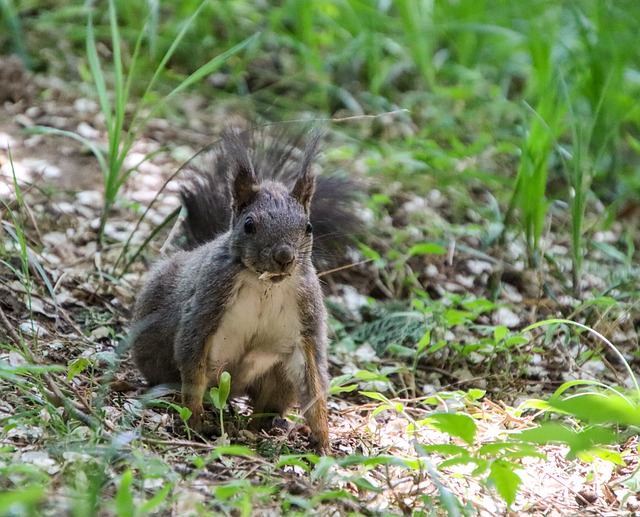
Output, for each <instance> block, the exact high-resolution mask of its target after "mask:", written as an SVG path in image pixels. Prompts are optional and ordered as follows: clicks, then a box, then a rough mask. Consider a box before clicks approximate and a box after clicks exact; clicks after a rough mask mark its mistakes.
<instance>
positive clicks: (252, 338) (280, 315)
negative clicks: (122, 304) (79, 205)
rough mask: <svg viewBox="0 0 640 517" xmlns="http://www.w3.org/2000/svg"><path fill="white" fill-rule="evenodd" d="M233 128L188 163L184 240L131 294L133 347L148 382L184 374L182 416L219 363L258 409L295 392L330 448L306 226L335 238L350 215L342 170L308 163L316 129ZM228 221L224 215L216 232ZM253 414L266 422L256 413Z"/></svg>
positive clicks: (318, 438)
mask: <svg viewBox="0 0 640 517" xmlns="http://www.w3.org/2000/svg"><path fill="white" fill-rule="evenodd" d="M304 137H305V135H303V134H302V133H292V134H288V133H287V132H286V131H284V132H282V133H281V134H280V135H276V136H275V137H271V138H270V137H268V136H266V134H263V133H262V132H260V131H246V132H240V131H239V130H233V129H232V130H228V131H226V132H225V133H224V134H223V137H222V144H223V145H222V146H217V147H215V148H214V149H212V150H205V151H203V153H201V155H199V156H198V157H197V160H195V161H193V160H192V162H189V163H188V164H187V166H185V168H184V169H185V171H184V172H185V174H186V175H187V176H188V177H187V181H186V183H185V185H184V186H183V188H182V191H181V196H182V199H183V203H184V205H185V207H186V208H187V213H188V215H187V218H186V224H185V226H186V230H187V234H188V236H189V238H190V242H189V244H190V245H192V246H196V247H195V248H193V249H192V250H190V251H179V252H178V253H176V254H175V255H173V256H172V257H171V258H169V259H168V260H164V261H161V262H160V263H158V264H157V265H156V266H155V267H154V268H153V269H152V271H151V272H150V273H149V275H148V278H147V280H146V283H145V285H144V287H143V288H142V290H141V292H140V294H139V296H138V297H137V300H136V304H135V309H134V316H133V321H134V326H133V329H132V341H133V344H132V347H133V357H134V360H135V363H136V365H137V366H138V368H139V369H140V371H141V372H142V374H143V375H144V376H145V378H146V379H147V380H148V382H149V383H150V384H151V385H155V384H162V383H177V382H179V383H181V391H182V400H183V404H184V405H185V406H186V407H188V408H189V409H190V410H191V412H192V415H191V417H190V420H189V424H190V426H191V427H193V428H194V429H196V430H200V429H202V425H203V416H204V409H203V403H202V401H203V396H204V394H205V391H206V390H207V388H208V387H211V386H215V385H216V384H217V382H218V380H219V377H220V375H221V373H222V372H223V371H228V372H229V373H230V374H231V397H237V396H242V395H249V397H250V399H251V401H252V403H253V408H254V413H255V414H262V413H275V414H278V415H281V416H284V415H285V414H286V413H287V412H288V411H289V410H290V409H291V407H292V406H293V405H294V404H295V403H296V402H298V403H299V404H300V406H301V409H302V411H303V413H304V416H305V418H306V420H307V423H308V424H309V427H310V428H311V433H312V439H313V441H314V442H315V445H316V448H317V450H318V452H320V453H323V454H326V453H328V452H330V450H331V447H330V443H329V429H328V422H327V395H328V388H329V374H328V366H327V341H328V340H327V313H326V309H325V306H324V302H323V297H322V290H321V287H320V283H319V281H318V277H317V274H316V270H315V267H314V265H313V263H312V244H313V234H314V233H316V229H317V228H320V229H321V232H320V234H321V237H323V236H324V237H327V238H329V239H330V240H333V241H335V240H336V238H335V236H336V235H339V234H344V229H345V228H347V229H349V228H353V227H355V226H356V225H357V217H356V216H355V215H354V214H353V212H352V211H349V208H348V204H349V203H348V202H349V198H350V196H351V192H350V191H349V186H350V183H349V180H342V179H339V178H335V177H322V176H320V177H319V179H318V182H317V187H318V188H317V191H318V194H320V195H316V197H315V198H314V191H316V178H315V176H314V174H313V173H312V171H311V168H312V162H313V160H314V158H315V155H316V153H317V149H318V143H319V140H320V133H319V132H317V131H316V132H312V133H311V134H310V136H309V137H308V138H307V139H308V141H307V143H306V146H305V147H304V150H301V148H300V143H301V141H302V140H303V138H304ZM224 226H227V229H226V231H224V233H223V228H224ZM260 425H264V423H261V424H260Z"/></svg>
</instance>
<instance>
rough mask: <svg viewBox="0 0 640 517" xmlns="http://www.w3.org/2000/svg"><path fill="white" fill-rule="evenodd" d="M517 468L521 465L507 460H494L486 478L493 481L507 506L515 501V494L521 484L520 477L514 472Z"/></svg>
mask: <svg viewBox="0 0 640 517" xmlns="http://www.w3.org/2000/svg"><path fill="white" fill-rule="evenodd" d="M517 468H521V467H520V466H519V465H516V464H515V463H511V462H508V461H504V460H496V461H494V462H493V463H492V464H491V468H490V470H489V478H488V480H489V481H490V482H491V483H493V485H494V486H495V487H496V490H497V491H498V493H499V494H500V496H501V497H502V499H504V501H505V502H506V503H507V505H508V506H511V505H512V504H513V503H514V502H515V500H516V494H517V493H518V489H519V488H520V485H521V484H522V479H521V478H520V476H518V474H516V473H515V472H514V470H515V469H517Z"/></svg>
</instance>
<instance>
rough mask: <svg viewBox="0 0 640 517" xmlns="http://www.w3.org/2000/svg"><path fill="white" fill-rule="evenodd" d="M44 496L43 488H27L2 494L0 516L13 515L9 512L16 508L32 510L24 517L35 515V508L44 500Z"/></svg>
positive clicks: (0, 494) (0, 495) (0, 496)
mask: <svg viewBox="0 0 640 517" xmlns="http://www.w3.org/2000/svg"><path fill="white" fill-rule="evenodd" d="M45 495H46V488H45V487H43V486H29V487H26V488H23V489H22V490H8V491H6V492H2V493H0V515H14V513H13V512H12V511H11V510H12V509H14V508H16V507H22V508H24V509H27V508H28V509H31V510H32V513H30V514H27V513H25V514H24V515H37V512H36V511H35V510H36V506H37V505H38V504H39V503H40V501H42V500H43V499H44V497H45ZM25 507H26V508H25ZM15 515H18V514H15Z"/></svg>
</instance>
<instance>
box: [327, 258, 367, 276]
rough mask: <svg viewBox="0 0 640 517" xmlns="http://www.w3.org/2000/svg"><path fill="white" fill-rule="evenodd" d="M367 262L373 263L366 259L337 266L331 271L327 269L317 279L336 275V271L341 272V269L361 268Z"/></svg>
mask: <svg viewBox="0 0 640 517" xmlns="http://www.w3.org/2000/svg"><path fill="white" fill-rule="evenodd" d="M369 262H373V259H367V260H361V261H360V262H353V263H351V264H346V265H344V266H339V267H336V268H333V269H329V270H327V271H323V272H322V273H318V275H317V276H318V278H320V277H322V276H325V275H330V274H331V273H336V272H338V271H342V270H343V269H351V268H352V267H356V266H361V265H362V264H367V263H369Z"/></svg>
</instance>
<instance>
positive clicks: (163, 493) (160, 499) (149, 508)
mask: <svg viewBox="0 0 640 517" xmlns="http://www.w3.org/2000/svg"><path fill="white" fill-rule="evenodd" d="M172 488H173V484H167V485H165V486H163V487H162V488H161V489H160V490H159V491H158V493H157V494H155V495H154V496H153V497H152V498H151V499H149V500H148V501H145V502H144V503H142V504H141V505H140V506H139V507H138V512H137V513H138V515H147V514H148V513H152V512H153V511H154V510H156V509H157V508H158V507H159V506H160V505H161V504H162V503H164V501H165V500H166V499H167V496H168V495H169V492H171V489H172Z"/></svg>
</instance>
